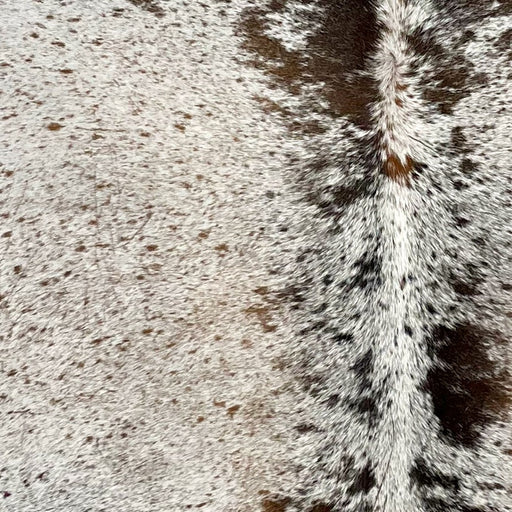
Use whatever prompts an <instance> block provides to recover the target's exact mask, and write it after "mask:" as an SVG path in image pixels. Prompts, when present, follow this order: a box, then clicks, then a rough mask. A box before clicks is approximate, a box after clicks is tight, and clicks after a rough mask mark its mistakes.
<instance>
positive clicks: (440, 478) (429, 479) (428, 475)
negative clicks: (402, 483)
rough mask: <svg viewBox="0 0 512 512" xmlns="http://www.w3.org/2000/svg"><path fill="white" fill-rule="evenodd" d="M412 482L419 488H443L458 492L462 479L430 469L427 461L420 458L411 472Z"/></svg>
mask: <svg viewBox="0 0 512 512" xmlns="http://www.w3.org/2000/svg"><path fill="white" fill-rule="evenodd" d="M410 475H411V480H412V481H413V482H415V483H416V485H417V486H418V487H436V486H439V487H442V488H443V489H448V490H451V491H453V492H457V491H458V490H459V487H460V479H459V478H457V477H456V476H449V475H445V474H443V473H441V472H440V471H437V470H435V469H433V468H432V467H429V466H428V465H427V463H426V461H425V460H424V459H423V458H422V457H419V458H418V459H416V461H415V465H414V466H413V468H412V469H411V472H410Z"/></svg>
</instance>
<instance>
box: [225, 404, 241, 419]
mask: <svg viewBox="0 0 512 512" xmlns="http://www.w3.org/2000/svg"><path fill="white" fill-rule="evenodd" d="M239 409H240V405H232V406H231V407H228V408H227V411H226V412H227V414H228V416H229V417H230V418H231V419H233V417H234V416H235V413H236V412H237V411H238V410H239Z"/></svg>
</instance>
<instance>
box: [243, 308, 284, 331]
mask: <svg viewBox="0 0 512 512" xmlns="http://www.w3.org/2000/svg"><path fill="white" fill-rule="evenodd" d="M245 313H246V314H248V315H256V317H257V318H258V321H259V322H260V324H261V326H262V327H263V331H264V332H274V331H275V330H276V329H277V326H276V325H274V324H272V323H271V321H272V312H271V308H270V307H269V306H263V305H258V306H257V305H254V306H249V307H248V308H246V309H245Z"/></svg>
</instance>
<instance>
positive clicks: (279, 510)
mask: <svg viewBox="0 0 512 512" xmlns="http://www.w3.org/2000/svg"><path fill="white" fill-rule="evenodd" d="M290 501H291V500H290V498H283V499H276V500H263V502H262V504H261V505H262V507H263V509H262V512H286V507H287V506H288V504H289V503H290Z"/></svg>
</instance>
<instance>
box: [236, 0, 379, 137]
mask: <svg viewBox="0 0 512 512" xmlns="http://www.w3.org/2000/svg"><path fill="white" fill-rule="evenodd" d="M288 3H289V2H288V0H283V1H280V2H271V3H270V4H269V5H267V6H265V7H261V8H251V9H247V10H246V11H244V14H243V17H242V20H241V23H240V25H239V27H240V32H241V33H242V36H243V37H244V39H245V41H244V43H243V45H242V47H243V48H244V49H246V50H248V51H250V52H251V53H252V54H253V55H255V56H256V57H255V58H254V59H253V60H252V61H251V64H253V65H254V66H255V67H257V68H259V69H263V70H264V71H266V72H267V73H268V74H269V75H270V76H271V77H272V78H273V79H274V80H275V81H276V82H277V83H278V85H280V86H281V87H283V88H286V89H287V90H288V91H289V92H290V93H291V94H294V95H302V93H303V92H305V88H307V87H308V86H310V85H317V86H319V89H320V93H321V94H322V95H323V97H324V99H326V100H327V102H328V103H329V107H328V108H324V107H323V106H321V105H320V102H318V103H317V104H316V106H313V105H312V104H310V102H308V105H309V106H310V107H313V109H315V110H316V111H318V112H321V113H323V114H327V115H329V116H332V117H345V118H347V119H349V120H350V121H352V122H353V123H355V124H357V125H358V126H360V127H362V128H365V129H368V128H369V127H370V126H371V123H372V120H371V112H370V108H369V107H370V104H371V103H372V102H373V101H375V100H376V99H377V97H378V93H377V90H376V84H375V82H374V80H373V79H372V78H371V77H369V76H367V75H364V74H363V73H361V71H364V70H365V68H366V63H367V60H368V58H369V57H370V55H371V54H372V53H373V52H374V50H375V48H376V43H377V40H378V36H379V30H380V27H379V24H378V22H377V17H376V13H375V9H374V6H373V5H371V3H370V2H367V3H365V4H364V5H361V2H360V1H359V0H345V1H344V2H332V1H330V0H319V1H318V2H316V7H317V10H316V11H315V12H314V13H310V14H309V15H308V18H304V20H301V21H303V22H304V25H305V28H310V27H308V25H309V24H310V23H312V22H313V26H312V27H311V35H310V36H309V37H308V38H307V43H306V47H305V49H304V50H294V51H292V50H289V49H287V48H286V47H285V46H284V45H283V44H281V42H280V41H278V40H276V39H274V38H272V36H268V35H266V31H267V28H268V27H269V26H271V25H272V22H271V21H270V16H269V15H272V14H274V13H283V14H287V13H286V10H287V7H288V5H287V4H288ZM315 96H317V95H316V94H315ZM264 106H265V108H266V109H267V110H268V111H274V112H279V113H281V114H284V115H286V116H288V115H289V114H291V117H296V114H295V116H294V115H293V113H292V112H291V111H290V112H288V111H287V110H285V109H281V107H280V106H278V105H274V104H272V102H268V103H267V104H266V105H264ZM295 122H296V124H295V126H294V127H293V129H294V130H302V129H304V130H305V131H306V132H308V133H321V132H322V131H323V127H322V126H321V125H318V124H313V125H311V123H309V124H308V121H306V120H301V121H297V120H296V121H295ZM303 125H305V126H303Z"/></svg>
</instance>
